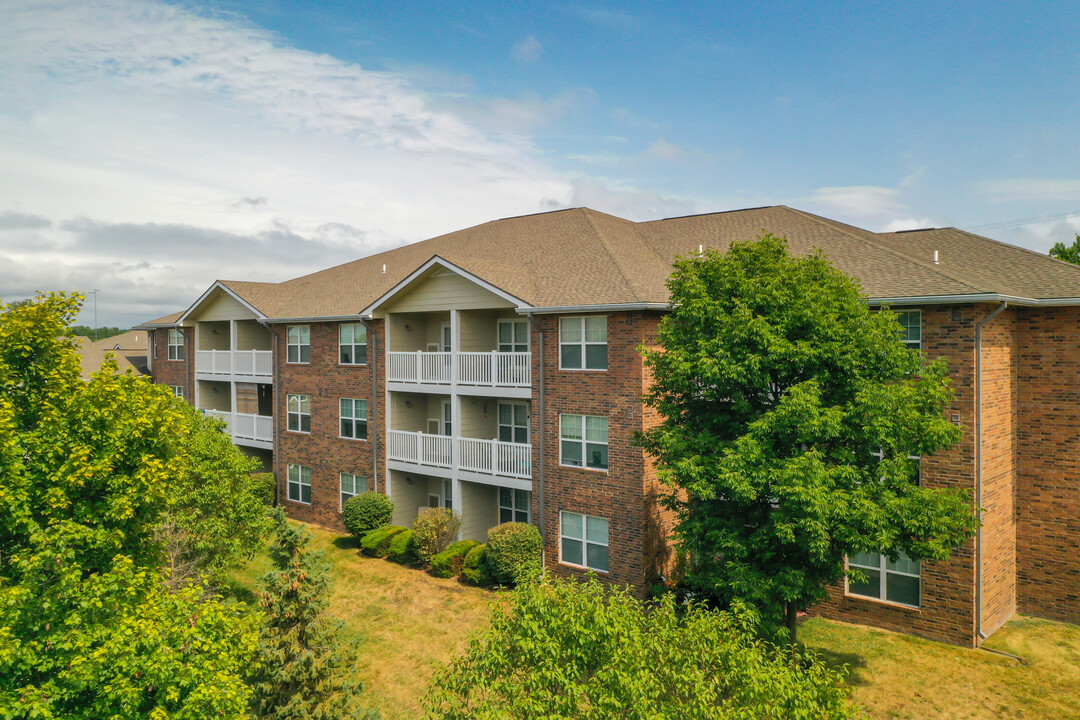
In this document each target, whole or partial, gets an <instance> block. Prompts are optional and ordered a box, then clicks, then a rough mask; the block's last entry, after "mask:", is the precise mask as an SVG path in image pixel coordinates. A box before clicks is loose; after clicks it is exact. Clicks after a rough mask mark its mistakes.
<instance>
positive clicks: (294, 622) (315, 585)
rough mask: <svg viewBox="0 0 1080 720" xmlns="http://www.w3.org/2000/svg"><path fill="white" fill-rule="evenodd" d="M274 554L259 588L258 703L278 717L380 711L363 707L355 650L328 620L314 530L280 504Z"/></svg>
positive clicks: (346, 717)
mask: <svg viewBox="0 0 1080 720" xmlns="http://www.w3.org/2000/svg"><path fill="white" fill-rule="evenodd" d="M273 518H274V525H275V530H274V540H273V542H272V544H271V548H270V558H271V560H272V561H273V563H274V568H273V570H271V571H270V572H269V573H267V574H266V575H265V576H264V577H263V579H262V582H263V586H264V589H263V590H262V591H261V592H260V593H259V606H260V607H261V608H262V609H263V612H264V616H263V626H262V636H261V639H260V648H261V650H260V652H261V656H262V662H261V668H260V670H259V672H258V674H257V675H256V676H255V678H254V682H253V686H254V689H255V695H254V698H253V703H252V705H253V708H254V710H255V713H256V715H258V717H261V718H273V719H274V720H339V719H342V720H366V719H369V718H370V719H374V718H378V717H379V715H378V713H377V712H373V711H370V710H367V709H365V708H363V707H362V706H361V704H360V693H361V690H362V686H361V685H360V683H359V682H358V681H356V680H355V665H356V651H355V648H354V646H353V645H352V644H350V643H349V642H346V641H345V638H344V637H343V636H342V623H340V622H338V621H334V620H331V619H330V618H328V617H326V614H325V613H326V608H327V605H328V604H329V597H328V595H327V593H328V590H329V586H330V574H329V571H330V568H329V563H328V562H327V561H326V559H325V558H324V557H323V556H322V554H321V553H316V552H312V551H311V550H310V549H308V547H307V545H308V542H309V541H310V540H311V534H310V533H308V532H307V530H305V529H304V528H303V527H301V526H299V525H296V524H293V523H290V522H289V521H288V520H286V518H285V512H284V511H283V510H282V509H281V508H275V509H274V511H273Z"/></svg>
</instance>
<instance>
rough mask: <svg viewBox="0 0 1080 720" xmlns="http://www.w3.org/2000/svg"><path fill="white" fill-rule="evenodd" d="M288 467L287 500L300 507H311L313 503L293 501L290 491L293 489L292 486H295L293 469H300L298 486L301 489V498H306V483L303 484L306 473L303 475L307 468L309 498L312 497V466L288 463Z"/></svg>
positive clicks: (286, 474)
mask: <svg viewBox="0 0 1080 720" xmlns="http://www.w3.org/2000/svg"><path fill="white" fill-rule="evenodd" d="M286 465H287V469H286V471H285V500H286V501H287V502H294V503H297V504H298V505H311V504H312V503H310V502H304V501H303V500H293V499H292V497H290V495H289V491H290V490H291V489H292V488H291V487H290V486H291V485H292V484H293V482H292V469H293V468H294V467H295V468H299V471H298V472H299V477H298V479H297V481H296V484H297V486H299V488H300V497H304V482H303V481H304V473H303V469H304V468H307V471H308V483H307V486H308V496H309V497H310V496H311V492H312V491H311V488H312V482H311V466H310V465H301V464H300V463H286Z"/></svg>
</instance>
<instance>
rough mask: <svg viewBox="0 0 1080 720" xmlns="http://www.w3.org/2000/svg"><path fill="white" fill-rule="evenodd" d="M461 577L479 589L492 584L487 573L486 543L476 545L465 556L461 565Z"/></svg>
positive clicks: (489, 574)
mask: <svg viewBox="0 0 1080 720" xmlns="http://www.w3.org/2000/svg"><path fill="white" fill-rule="evenodd" d="M461 576H462V577H463V578H465V579H466V580H467V581H469V582H471V583H472V584H473V585H479V586H480V587H488V586H489V585H493V584H494V582H493V581H492V579H491V573H490V572H488V565H487V543H481V544H480V545H477V546H476V547H474V548H473V549H472V550H470V551H469V554H468V555H466V556H465V561H464V562H463V563H462V564H461Z"/></svg>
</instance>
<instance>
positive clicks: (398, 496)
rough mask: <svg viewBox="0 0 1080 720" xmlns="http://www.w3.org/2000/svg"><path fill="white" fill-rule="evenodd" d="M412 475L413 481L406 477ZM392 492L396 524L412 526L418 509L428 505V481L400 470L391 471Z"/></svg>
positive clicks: (394, 521)
mask: <svg viewBox="0 0 1080 720" xmlns="http://www.w3.org/2000/svg"><path fill="white" fill-rule="evenodd" d="M408 477H412V480H413V481H412V482H411V483H410V482H408V481H407V480H406V478H408ZM390 493H391V498H392V499H393V501H394V519H393V520H392V521H391V522H393V523H394V524H395V525H404V526H405V527H412V524H413V521H414V520H416V509H417V508H418V507H422V506H425V505H427V483H426V482H425V481H424V478H417V477H413V476H411V475H409V474H408V473H403V472H400V471H398V470H391V471H390Z"/></svg>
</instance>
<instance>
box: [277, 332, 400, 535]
mask: <svg viewBox="0 0 1080 720" xmlns="http://www.w3.org/2000/svg"><path fill="white" fill-rule="evenodd" d="M338 325H339V324H338V323H309V326H310V328H311V362H310V363H308V364H290V363H287V362H286V352H287V350H286V342H285V337H286V329H285V328H286V326H285V325H274V333H275V336H276V337H277V341H276V354H275V363H276V369H277V377H276V378H275V383H276V387H277V397H276V399H275V410H274V416H275V428H276V433H277V439H276V442H275V445H274V448H275V453H274V462H275V466H276V469H275V472H276V473H277V481H278V493H279V497H280V498H281V500H282V505H283V506H284V507H285V510H286V512H287V513H288V514H289V515H290V516H291V517H294V518H297V519H299V520H304V521H306V522H312V523H316V524H318V525H322V526H324V527H328V528H332V529H334V530H338V531H342V532H344V527H343V526H342V524H341V513H340V476H339V474H340V473H343V472H348V473H355V474H359V475H363V476H364V477H367V478H370V479H372V484H373V485H375V484H376V483H375V482H374V479H375V478H374V476H373V469H372V452H373V448H374V445H375V442H374V433H376V432H377V431H378V430H379V428H378V427H377V425H376V423H375V422H372V417H373V408H374V403H373V398H372V392H371V390H372V388H371V355H372V353H371V343H370V341H369V344H368V350H369V352H368V364H367V365H360V366H356V365H340V364H338ZM375 327H376V332H377V333H378V334H379V335H380V338H379V340H378V348H379V352H382V348H383V345H382V339H381V327H382V323H381V322H380V321H376V323H375ZM378 360H379V371H378V374H379V382H380V389H379V393H378V397H379V398H382V396H383V392H382V387H381V385H382V377H383V368H382V360H383V358H381V357H380V358H378ZM290 393H300V394H306V395H310V396H311V432H310V433H307V434H306V433H297V432H290V431H289V430H288V429H287V428H288V423H287V419H286V418H287V415H286V413H287V405H286V403H287V396H288V394H290ZM343 397H345V398H357V399H362V400H367V403H368V439H367V440H366V441H365V440H351V439H346V438H342V437H340V425H339V421H340V415H339V404H338V401H339V399H340V398H343ZM382 405H383V404H382V402H381V401H380V402H379V404H378V418H379V419H380V420H381V417H382ZM380 455H381V443H380ZM290 463H293V464H299V465H307V466H309V467H310V468H311V504H310V505H305V504H303V503H299V502H293V501H290V500H289V499H288V497H289V492H288V479H289V473H288V466H289V464H290ZM384 467H385V464H384V463H383V460H382V458H381V457H380V460H379V473H380V474H381V473H382V472H383V468H384ZM377 487H378V489H379V490H380V491H381V490H383V487H384V483H383V481H382V478H379V481H378V483H377Z"/></svg>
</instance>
